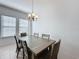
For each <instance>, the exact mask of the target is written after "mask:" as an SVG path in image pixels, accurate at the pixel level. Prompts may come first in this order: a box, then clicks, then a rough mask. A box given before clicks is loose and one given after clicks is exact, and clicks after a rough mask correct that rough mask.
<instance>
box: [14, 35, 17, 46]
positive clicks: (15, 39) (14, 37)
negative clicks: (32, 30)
mask: <svg viewBox="0 0 79 59" xmlns="http://www.w3.org/2000/svg"><path fill="white" fill-rule="evenodd" d="M14 38H15V41H16V46H17V47H18V39H17V38H16V36H14Z"/></svg>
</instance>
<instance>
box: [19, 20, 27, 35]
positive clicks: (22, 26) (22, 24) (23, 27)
mask: <svg viewBox="0 0 79 59" xmlns="http://www.w3.org/2000/svg"><path fill="white" fill-rule="evenodd" d="M22 32H26V33H27V34H28V20H25V19H19V33H22Z"/></svg>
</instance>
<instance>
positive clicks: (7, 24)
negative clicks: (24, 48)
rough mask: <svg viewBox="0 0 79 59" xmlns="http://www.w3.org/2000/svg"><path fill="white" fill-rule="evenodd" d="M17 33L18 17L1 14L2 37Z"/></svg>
mask: <svg viewBox="0 0 79 59" xmlns="http://www.w3.org/2000/svg"><path fill="white" fill-rule="evenodd" d="M15 34H16V18H13V17H9V16H1V37H8V36H14V35H15Z"/></svg>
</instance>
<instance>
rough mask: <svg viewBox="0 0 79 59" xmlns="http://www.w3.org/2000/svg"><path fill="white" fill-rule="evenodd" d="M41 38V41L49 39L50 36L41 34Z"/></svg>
mask: <svg viewBox="0 0 79 59" xmlns="http://www.w3.org/2000/svg"><path fill="white" fill-rule="evenodd" d="M42 38H43V39H48V40H49V39H50V35H49V34H42Z"/></svg>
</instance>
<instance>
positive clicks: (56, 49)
mask: <svg viewBox="0 0 79 59" xmlns="http://www.w3.org/2000/svg"><path fill="white" fill-rule="evenodd" d="M60 43H61V40H59V41H58V42H56V43H55V44H54V46H53V52H52V58H51V59H57V56H58V52H59V48H60Z"/></svg>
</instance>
